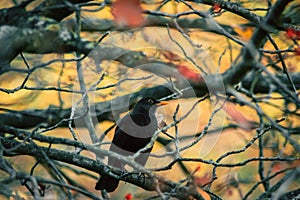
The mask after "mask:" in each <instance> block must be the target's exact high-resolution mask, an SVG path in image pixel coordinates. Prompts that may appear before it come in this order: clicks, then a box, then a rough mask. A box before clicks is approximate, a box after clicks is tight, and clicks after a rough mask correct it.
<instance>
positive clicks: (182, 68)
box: [177, 65, 203, 81]
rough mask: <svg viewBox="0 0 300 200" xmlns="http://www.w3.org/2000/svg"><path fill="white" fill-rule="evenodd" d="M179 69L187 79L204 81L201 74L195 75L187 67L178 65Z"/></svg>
mask: <svg viewBox="0 0 300 200" xmlns="http://www.w3.org/2000/svg"><path fill="white" fill-rule="evenodd" d="M177 69H178V71H179V73H180V74H182V75H183V76H184V77H185V78H187V79H190V80H193V81H203V79H202V77H201V75H200V74H197V73H195V72H194V71H192V70H191V69H189V68H188V67H187V66H184V65H177Z"/></svg>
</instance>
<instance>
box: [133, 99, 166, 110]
mask: <svg viewBox="0 0 300 200" xmlns="http://www.w3.org/2000/svg"><path fill="white" fill-rule="evenodd" d="M166 104H168V103H167V102H165V101H158V100H156V99H154V98H152V97H146V98H143V99H141V100H140V101H139V102H137V104H136V105H135V107H134V110H140V111H146V112H149V111H150V109H151V110H152V109H153V111H154V112H155V110H156V108H157V107H159V106H163V105H166Z"/></svg>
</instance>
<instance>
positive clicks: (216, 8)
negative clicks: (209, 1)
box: [212, 3, 222, 13]
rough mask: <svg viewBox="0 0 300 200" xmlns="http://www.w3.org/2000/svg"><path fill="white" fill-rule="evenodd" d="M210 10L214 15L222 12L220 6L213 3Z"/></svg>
mask: <svg viewBox="0 0 300 200" xmlns="http://www.w3.org/2000/svg"><path fill="white" fill-rule="evenodd" d="M212 8H213V11H214V12H215V13H219V12H221V10H222V8H221V5H220V4H219V3H215V4H214V5H213V7H212Z"/></svg>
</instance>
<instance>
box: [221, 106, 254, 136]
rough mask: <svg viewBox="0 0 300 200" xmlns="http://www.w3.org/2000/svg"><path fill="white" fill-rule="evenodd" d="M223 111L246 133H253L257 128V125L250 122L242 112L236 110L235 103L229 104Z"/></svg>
mask: <svg viewBox="0 0 300 200" xmlns="http://www.w3.org/2000/svg"><path fill="white" fill-rule="evenodd" d="M223 109H224V110H225V112H226V113H227V114H228V115H229V116H230V117H231V119H232V120H233V121H234V122H236V123H237V124H238V126H239V127H240V128H242V129H244V130H246V131H251V130H252V129H254V128H256V126H255V124H254V123H253V122H252V121H250V120H248V119H247V118H246V117H245V116H244V115H243V113H242V112H240V111H239V110H237V109H236V107H235V105H234V104H233V103H230V102H227V103H225V104H224V107H223Z"/></svg>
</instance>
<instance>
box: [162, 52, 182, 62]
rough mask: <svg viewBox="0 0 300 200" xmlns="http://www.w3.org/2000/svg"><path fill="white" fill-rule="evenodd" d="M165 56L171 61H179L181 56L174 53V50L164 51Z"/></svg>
mask: <svg viewBox="0 0 300 200" xmlns="http://www.w3.org/2000/svg"><path fill="white" fill-rule="evenodd" d="M163 56H164V57H165V58H166V59H168V60H169V61H178V60H180V57H179V56H178V55H177V54H175V53H172V52H164V53H163Z"/></svg>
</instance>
